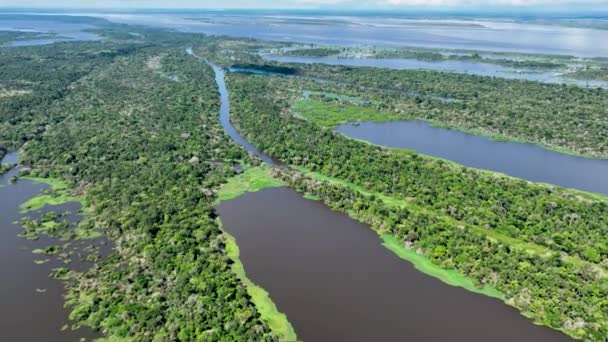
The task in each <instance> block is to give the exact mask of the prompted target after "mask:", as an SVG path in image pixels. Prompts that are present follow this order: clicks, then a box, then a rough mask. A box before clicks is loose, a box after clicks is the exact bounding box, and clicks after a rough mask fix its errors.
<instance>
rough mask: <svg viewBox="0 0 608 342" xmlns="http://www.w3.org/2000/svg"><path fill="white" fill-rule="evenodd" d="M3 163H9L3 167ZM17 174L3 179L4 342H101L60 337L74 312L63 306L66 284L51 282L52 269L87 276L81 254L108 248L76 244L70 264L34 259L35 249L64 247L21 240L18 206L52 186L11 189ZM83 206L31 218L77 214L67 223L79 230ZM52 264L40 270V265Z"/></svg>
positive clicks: (0, 312)
mask: <svg viewBox="0 0 608 342" xmlns="http://www.w3.org/2000/svg"><path fill="white" fill-rule="evenodd" d="M3 162H4V161H3ZM17 172H18V171H17V169H13V170H11V171H9V172H7V173H5V174H3V175H0V185H1V187H0V279H2V281H0V303H2V305H0V331H1V335H2V338H1V339H2V340H3V341H48V342H63V341H79V340H80V338H82V337H84V338H87V339H93V338H98V337H101V336H100V334H99V333H95V332H92V331H91V330H88V329H79V330H77V331H72V330H71V329H67V330H65V331H61V328H62V327H63V325H64V324H67V323H69V321H68V314H69V310H67V309H65V308H64V307H63V305H64V298H63V295H64V292H65V290H64V287H63V284H62V282H60V281H58V280H55V279H51V278H49V273H50V272H51V271H52V269H53V268H57V267H67V268H71V269H76V270H81V271H82V270H85V269H87V268H88V267H90V266H91V264H90V263H88V262H85V261H84V260H83V259H82V258H83V257H84V255H85V253H83V252H82V251H83V250H84V248H85V247H86V246H88V245H96V246H98V247H99V248H101V249H102V250H103V251H104V253H107V252H108V249H109V245H107V244H106V243H105V240H96V241H80V242H73V243H71V245H70V246H69V247H67V248H66V249H65V251H66V252H68V253H71V255H70V258H71V260H72V261H71V262H70V263H69V264H67V265H66V264H65V263H64V262H63V261H61V260H59V259H58V258H56V257H54V256H46V255H44V254H33V253H32V250H34V249H38V248H40V249H44V248H46V247H48V246H51V245H58V246H61V245H63V244H64V243H65V242H63V241H57V240H54V239H51V238H48V237H44V236H41V237H40V239H39V240H36V241H30V240H26V239H23V238H20V237H18V234H20V233H22V232H23V229H22V227H21V225H20V224H19V222H20V221H21V219H22V218H23V217H24V216H25V214H22V213H20V210H19V205H20V204H21V203H23V202H25V201H26V200H28V199H29V198H31V197H34V196H36V195H38V194H40V192H41V191H42V190H44V189H46V188H48V186H47V185H43V184H36V183H33V182H30V181H25V180H20V181H17V183H15V184H9V181H8V180H9V179H10V178H11V177H13V176H14V175H16V174H17ZM79 209H80V204H78V203H67V204H65V205H61V206H54V207H45V208H43V209H42V210H40V211H38V212H35V213H31V214H28V215H30V216H32V217H33V218H34V219H36V218H39V217H40V216H41V215H42V214H44V213H45V212H48V211H51V210H52V211H55V212H58V213H62V212H66V211H69V212H71V213H72V214H70V215H68V216H67V217H66V219H67V220H68V222H71V223H72V224H75V223H76V222H78V221H79V220H80V215H78V214H77V212H78V210H79ZM45 259H49V261H48V262H46V263H44V264H41V265H37V264H36V263H34V261H35V260H45Z"/></svg>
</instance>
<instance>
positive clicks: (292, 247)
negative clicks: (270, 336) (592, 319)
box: [214, 68, 570, 342]
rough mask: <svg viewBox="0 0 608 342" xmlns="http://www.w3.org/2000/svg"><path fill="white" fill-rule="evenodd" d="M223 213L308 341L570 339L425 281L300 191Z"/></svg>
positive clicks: (250, 267)
mask: <svg viewBox="0 0 608 342" xmlns="http://www.w3.org/2000/svg"><path fill="white" fill-rule="evenodd" d="M214 71H215V72H216V81H217V83H218V87H219V92H220V94H221V100H222V102H223V103H222V107H221V108H222V109H221V111H222V113H221V116H229V110H230V108H229V103H228V102H227V101H228V96H227V93H228V90H227V89H226V85H225V82H224V80H223V76H224V73H223V71H222V70H221V69H220V68H214ZM222 124H224V125H226V124H227V125H230V126H231V124H230V120H222ZM233 130H234V132H236V130H235V129H234V127H231V129H230V130H228V134H229V135H230V136H233V135H234V133H231V132H233ZM238 137H241V138H242V136H240V135H239V136H238ZM236 141H237V142H239V143H242V141H241V140H239V139H236ZM245 147H246V148H247V149H248V150H250V151H252V152H253V153H255V154H258V153H261V152H260V151H259V150H257V149H255V148H254V147H253V148H254V150H252V149H251V148H252V145H251V144H249V143H248V144H247V145H245ZM267 158H268V157H267ZM217 212H218V214H219V217H220V219H221V220H222V224H223V226H224V229H226V230H227V231H228V232H229V233H230V234H232V235H233V236H234V237H235V238H236V241H237V243H238V245H239V248H240V251H241V260H242V262H243V264H244V266H245V271H246V273H247V275H248V277H249V278H250V279H251V280H252V281H253V282H255V283H256V284H258V285H260V286H261V287H263V288H264V289H265V290H267V291H268V292H269V293H270V296H271V298H272V299H273V301H274V302H275V303H276V305H277V307H278V309H279V311H281V312H283V313H285V314H286V315H287V318H288V319H289V321H290V322H291V323H292V325H293V326H294V329H295V331H296V333H297V334H298V337H299V338H300V339H301V340H304V341H328V342H333V341H349V342H356V341H403V340H411V341H448V340H450V341H505V342H507V341H509V342H510V341H536V342H537V341H569V340H570V339H569V338H568V337H567V336H565V335H564V334H562V333H560V332H558V331H555V330H551V329H549V328H546V327H540V326H537V325H534V324H533V323H532V321H530V320H528V319H526V318H525V317H523V316H521V315H520V314H519V313H518V312H517V310H515V309H513V308H511V307H509V306H507V305H506V304H504V303H502V302H501V301H499V300H496V299H493V298H490V297H485V296H482V295H478V294H474V293H472V292H468V291H466V290H464V289H462V288H457V287H451V286H449V285H446V284H444V283H442V282H441V281H439V280H437V279H435V278H432V277H429V276H426V275H424V274H423V273H421V272H419V271H417V270H416V269H415V268H414V267H413V266H412V264H410V263H408V262H406V261H403V260H401V259H400V258H398V257H397V256H396V255H394V254H393V253H392V252H390V251H389V250H388V249H386V248H385V247H383V246H382V245H381V242H380V239H379V237H378V236H377V235H376V233H374V232H373V231H372V229H371V228H370V227H369V226H368V225H365V224H361V223H359V222H356V221H354V220H352V219H351V218H349V217H348V216H347V215H346V214H343V213H337V212H334V211H332V210H330V209H329V208H328V207H327V206H325V205H324V204H322V203H320V202H317V201H311V200H306V199H304V198H303V197H302V195H301V194H299V193H297V192H295V191H294V190H291V189H288V188H278V189H267V190H263V191H260V192H257V193H248V194H245V195H243V196H241V197H239V198H237V199H235V200H231V201H224V202H222V203H221V204H220V205H219V206H218V208H217Z"/></svg>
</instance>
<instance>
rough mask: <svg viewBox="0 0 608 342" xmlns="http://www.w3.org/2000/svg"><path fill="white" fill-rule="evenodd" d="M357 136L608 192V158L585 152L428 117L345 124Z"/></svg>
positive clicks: (347, 132)
mask: <svg viewBox="0 0 608 342" xmlns="http://www.w3.org/2000/svg"><path fill="white" fill-rule="evenodd" d="M337 131H338V132H340V133H342V134H344V135H346V136H349V137H351V138H356V139H362V140H366V141H369V142H371V143H374V144H377V145H381V146H387V147H396V148H406V149H411V150H415V151H416V152H419V153H421V154H426V155H429V156H433V157H439V158H444V159H448V160H451V161H454V162H456V163H458V164H462V165H465V166H471V167H475V168H480V169H486V170H491V171H497V172H501V173H505V174H507V175H510V176H513V177H518V178H523V179H526V180H529V181H532V182H543V183H549V184H554V185H558V186H563V187H568V188H575V189H579V190H584V191H591V192H596V193H602V194H608V160H600V159H591V158H582V157H576V156H571V155H566V154H562V153H559V152H555V151H551V150H547V149H544V148H542V147H539V146H536V145H531V144H522V143H514V142H504V141H495V140H492V139H489V138H487V137H482V136H476V135H472V134H468V133H464V132H460V131H456V130H452V129H446V128H439V127H433V126H431V125H429V124H428V123H426V122H422V121H397V122H383V123H375V122H363V123H361V124H358V125H351V124H346V125H342V126H339V127H338V128H337Z"/></svg>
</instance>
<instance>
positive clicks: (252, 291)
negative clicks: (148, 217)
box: [216, 165, 298, 342]
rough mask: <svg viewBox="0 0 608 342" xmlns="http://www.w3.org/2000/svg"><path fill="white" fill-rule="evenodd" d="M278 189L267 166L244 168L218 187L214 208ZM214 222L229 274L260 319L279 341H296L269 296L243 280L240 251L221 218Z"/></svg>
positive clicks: (244, 277) (244, 275) (243, 273)
mask: <svg viewBox="0 0 608 342" xmlns="http://www.w3.org/2000/svg"><path fill="white" fill-rule="evenodd" d="M280 186H284V184H283V183H282V182H280V181H278V180H277V179H275V178H273V177H272V176H271V175H270V173H269V167H268V166H266V165H263V166H258V167H253V168H248V169H246V170H245V171H244V172H243V173H241V174H239V175H237V176H235V177H232V178H230V179H229V180H228V183H226V184H224V185H223V186H222V187H221V188H220V191H219V192H218V194H217V195H218V200H217V201H216V205H217V204H219V203H220V202H221V201H229V200H231V199H235V198H237V197H239V196H241V195H243V194H245V193H247V192H256V191H260V190H263V189H267V188H275V187H280ZM217 223H218V225H219V227H220V229H221V230H222V234H223V235H224V238H225V241H226V253H227V254H228V257H230V259H231V260H232V261H233V262H234V264H232V272H234V273H235V274H236V275H237V277H238V278H239V279H240V280H241V282H242V283H243V285H244V286H245V287H246V288H247V292H248V293H249V295H250V296H251V300H252V302H253V303H254V305H255V307H256V308H257V310H258V312H259V313H260V317H261V319H262V320H263V321H264V322H266V323H267V324H268V326H269V327H270V329H271V330H272V332H273V333H275V334H276V335H277V336H278V337H279V339H280V340H281V341H286V342H287V341H290V342H291V341H297V340H298V339H297V335H296V333H295V330H294V329H293V327H292V326H291V323H290V322H289V320H288V319H287V316H286V315H285V314H284V313H282V312H280V311H279V309H278V308H277V307H276V305H275V304H274V302H273V301H272V298H271V297H270V294H269V293H268V292H267V291H266V290H264V289H263V288H262V287H260V286H258V285H256V284H255V283H254V282H253V281H251V279H249V278H248V277H247V274H246V272H245V267H244V266H243V263H242V261H241V259H240V250H239V246H238V244H237V241H236V239H235V238H234V237H233V236H232V235H230V234H229V233H228V232H227V231H226V230H225V229H224V228H223V226H222V222H221V218H218V219H217Z"/></svg>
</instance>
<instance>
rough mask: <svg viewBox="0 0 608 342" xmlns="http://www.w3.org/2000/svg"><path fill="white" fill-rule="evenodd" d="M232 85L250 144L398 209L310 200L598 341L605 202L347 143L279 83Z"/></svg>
mask: <svg viewBox="0 0 608 342" xmlns="http://www.w3.org/2000/svg"><path fill="white" fill-rule="evenodd" d="M229 80H230V82H229V86H230V89H231V92H232V94H233V95H232V102H231V104H232V106H233V108H234V121H235V124H236V125H237V126H238V127H239V129H240V130H241V131H242V132H244V133H246V134H247V137H248V138H249V139H250V140H251V141H253V142H254V143H255V144H256V146H258V147H259V148H261V149H262V150H264V151H265V152H267V153H268V154H270V155H271V156H273V157H276V158H278V159H280V160H282V161H284V162H286V163H288V164H289V165H293V166H296V167H303V168H305V169H307V170H310V171H313V172H317V173H319V174H321V175H323V176H327V177H333V178H336V179H340V180H343V181H346V182H348V183H350V184H353V185H354V186H357V187H361V188H363V189H365V190H366V191H368V192H371V193H375V194H381V195H385V196H389V197H390V198H393V199H396V200H398V201H399V203H401V204H402V205H403V207H400V208H391V207H389V206H387V205H385V204H383V203H382V201H380V200H379V199H378V198H376V197H373V196H372V197H367V198H365V197H362V196H360V195H355V194H353V193H352V192H348V191H346V190H345V189H344V188H339V189H337V190H336V189H335V188H333V187H327V186H326V185H325V186H320V190H319V189H316V190H314V191H313V192H314V194H315V195H318V196H320V197H321V198H327V201H328V202H329V203H330V204H331V205H332V206H334V207H336V208H339V209H341V210H344V211H350V210H354V211H355V212H357V213H358V212H359V211H362V212H363V214H361V215H363V216H366V215H368V214H369V215H370V216H371V217H372V218H373V221H372V222H371V223H373V224H374V225H375V226H376V227H377V228H378V229H382V230H386V231H389V232H390V233H392V234H395V235H396V236H397V237H399V238H400V239H402V240H403V241H404V242H405V241H407V242H409V243H410V244H411V246H415V248H421V249H422V250H423V251H424V253H425V255H427V256H428V257H430V258H432V259H433V260H434V261H435V262H437V263H439V264H441V265H442V266H444V267H447V268H456V269H458V270H460V271H462V272H464V273H465V274H468V275H471V276H473V277H475V278H476V279H477V280H478V281H479V282H480V283H486V282H491V283H492V284H494V285H495V286H496V287H497V288H498V289H499V290H501V291H503V292H504V293H506V294H508V298H509V301H510V302H511V303H512V304H513V305H515V306H517V307H518V308H520V309H521V310H522V311H523V312H524V313H526V314H528V315H530V316H532V317H533V318H534V319H535V320H536V321H538V322H541V323H544V324H547V325H550V326H552V327H555V328H561V329H564V330H566V331H567V332H568V333H570V334H572V335H574V336H579V337H582V336H585V337H587V338H591V339H595V340H599V339H600V338H599V337H601V336H606V334H607V333H608V325H606V322H607V318H608V312H607V311H606V304H607V303H606V301H605V300H606V295H608V292H607V291H608V280H607V279H606V261H607V260H608V238H606V227H608V224H607V223H608V222H606V220H607V219H608V203H607V202H606V201H603V200H595V199H594V198H593V197H591V196H585V195H581V194H578V193H574V192H570V191H568V190H563V189H559V188H554V187H549V186H544V185H535V184H530V183H528V182H525V181H523V180H517V179H512V178H508V177H504V176H498V175H494V174H490V173H485V172H480V171H476V170H473V169H468V168H464V167H461V166H456V165H454V164H452V163H449V162H445V161H441V160H436V159H432V158H427V157H423V156H420V155H418V154H415V153H411V152H406V151H395V150H388V149H384V148H380V147H376V146H373V145H369V144H366V143H362V142H358V141H354V140H351V139H348V138H346V137H343V136H341V135H338V134H335V133H334V132H333V131H332V130H331V129H324V128H322V127H320V126H318V125H316V124H314V123H312V122H309V121H306V120H302V119H299V118H297V117H295V116H293V115H292V114H291V113H290V112H289V111H286V110H285V109H286V108H289V106H290V99H293V98H295V97H297V94H293V93H296V92H298V91H299V89H298V87H294V88H291V87H287V86H286V85H285V83H284V82H285V81H286V79H285V78H281V77H269V76H244V75H239V74H231V75H230V79H229ZM290 93H292V94H290ZM311 141H314V142H315V143H314V144H311V143H310V142H311ZM294 184H295V185H297V186H303V185H301V184H299V183H297V182H295V183H294ZM358 215H359V214H358ZM541 271H542V272H541Z"/></svg>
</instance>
